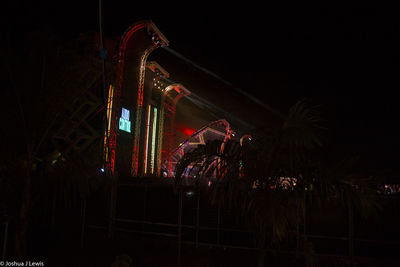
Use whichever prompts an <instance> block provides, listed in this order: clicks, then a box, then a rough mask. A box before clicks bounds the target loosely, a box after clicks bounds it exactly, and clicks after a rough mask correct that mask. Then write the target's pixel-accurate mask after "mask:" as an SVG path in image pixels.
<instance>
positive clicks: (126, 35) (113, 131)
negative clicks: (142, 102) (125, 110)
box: [108, 23, 146, 174]
mask: <svg viewBox="0 0 400 267" xmlns="http://www.w3.org/2000/svg"><path fill="white" fill-rule="evenodd" d="M145 26H146V23H138V24H135V25H133V26H132V27H131V28H130V29H128V30H127V31H126V32H125V33H124V35H123V37H122V40H121V44H120V47H119V59H118V67H117V81H116V84H117V86H116V88H115V89H116V90H115V94H114V101H113V102H114V109H115V110H117V109H118V108H119V99H120V96H121V90H122V82H123V79H124V78H123V76H124V65H125V53H126V45H127V43H128V41H129V39H130V38H131V37H132V36H133V34H134V33H135V32H137V31H138V30H140V29H142V28H144V27H145ZM111 124H112V128H111V130H110V138H109V139H110V140H109V153H110V157H109V161H110V162H109V163H108V167H109V169H110V170H111V173H112V174H114V169H115V148H116V144H117V129H118V118H117V112H113V113H112V123H111Z"/></svg>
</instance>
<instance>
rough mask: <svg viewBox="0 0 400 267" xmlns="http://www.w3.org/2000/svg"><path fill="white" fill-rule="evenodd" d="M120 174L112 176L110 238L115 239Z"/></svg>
mask: <svg viewBox="0 0 400 267" xmlns="http://www.w3.org/2000/svg"><path fill="white" fill-rule="evenodd" d="M117 192H118V174H117V172H115V174H114V175H111V192H110V210H109V221H108V237H109V238H113V237H114V224H115V209H116V205H117Z"/></svg>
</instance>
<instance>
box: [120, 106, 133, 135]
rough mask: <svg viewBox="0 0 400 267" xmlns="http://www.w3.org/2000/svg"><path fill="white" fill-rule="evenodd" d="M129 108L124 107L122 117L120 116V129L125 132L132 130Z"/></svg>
mask: <svg viewBox="0 0 400 267" xmlns="http://www.w3.org/2000/svg"><path fill="white" fill-rule="evenodd" d="M129 113H130V112H129V110H128V109H126V108H122V112H121V115H122V116H121V118H119V124H118V126H119V129H120V130H122V131H125V132H128V133H130V132H131V121H130V120H129Z"/></svg>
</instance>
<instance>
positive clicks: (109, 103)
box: [104, 84, 114, 162]
mask: <svg viewBox="0 0 400 267" xmlns="http://www.w3.org/2000/svg"><path fill="white" fill-rule="evenodd" d="M113 98H114V86H112V84H110V88H109V89H108V99H107V129H106V130H105V133H104V161H105V162H107V161H108V142H109V138H110V130H111V113H112V106H113Z"/></svg>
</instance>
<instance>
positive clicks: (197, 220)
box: [196, 186, 200, 248]
mask: <svg viewBox="0 0 400 267" xmlns="http://www.w3.org/2000/svg"><path fill="white" fill-rule="evenodd" d="M199 228H200V186H198V190H197V210H196V248H198V247H199Z"/></svg>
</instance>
